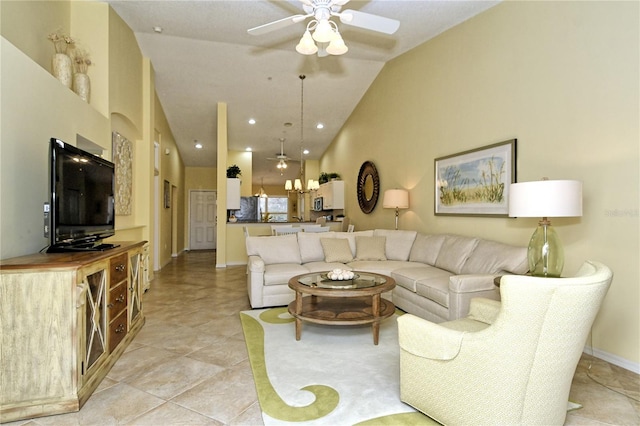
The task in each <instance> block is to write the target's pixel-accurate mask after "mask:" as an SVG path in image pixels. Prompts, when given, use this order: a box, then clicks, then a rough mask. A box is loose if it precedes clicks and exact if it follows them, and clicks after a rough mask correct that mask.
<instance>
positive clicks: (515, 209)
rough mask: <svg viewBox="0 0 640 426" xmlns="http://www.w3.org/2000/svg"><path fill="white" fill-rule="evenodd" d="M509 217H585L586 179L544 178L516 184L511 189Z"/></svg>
mask: <svg viewBox="0 0 640 426" xmlns="http://www.w3.org/2000/svg"><path fill="white" fill-rule="evenodd" d="M509 216H511V217H575V216H582V182H580V181H577V180H540V181H534V182H521V183H512V184H511V186H510V188H509Z"/></svg>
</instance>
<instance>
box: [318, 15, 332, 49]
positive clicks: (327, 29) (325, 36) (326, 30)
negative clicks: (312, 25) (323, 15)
mask: <svg viewBox="0 0 640 426" xmlns="http://www.w3.org/2000/svg"><path fill="white" fill-rule="evenodd" d="M334 34H335V33H334V32H333V28H331V24H330V23H329V20H327V19H321V20H320V21H318V26H317V27H316V29H315V31H314V32H313V39H314V40H315V41H317V42H320V43H328V42H330V41H331V40H333V37H334Z"/></svg>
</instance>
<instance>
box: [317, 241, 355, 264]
mask: <svg viewBox="0 0 640 426" xmlns="http://www.w3.org/2000/svg"><path fill="white" fill-rule="evenodd" d="M320 244H322V251H324V261H325V262H328V263H332V262H340V263H348V262H351V261H352V260H353V255H352V254H351V248H350V247H349V241H348V240H346V239H344V238H320Z"/></svg>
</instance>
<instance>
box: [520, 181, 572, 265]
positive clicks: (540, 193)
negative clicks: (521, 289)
mask: <svg viewBox="0 0 640 426" xmlns="http://www.w3.org/2000/svg"><path fill="white" fill-rule="evenodd" d="M509 216H511V217H541V218H542V220H541V221H540V222H538V227H537V228H536V230H535V232H534V233H533V235H532V236H531V240H530V241H529V248H528V251H527V258H528V261H529V272H530V273H531V275H534V276H538V277H559V276H560V274H561V273H562V268H563V267H564V250H563V248H562V244H561V243H560V239H559V238H558V236H557V234H556V232H555V231H554V230H553V228H552V227H551V221H549V219H548V218H549V217H576V216H582V182H580V181H576V180H541V181H534V182H522V183H512V184H511V187H510V189H509Z"/></svg>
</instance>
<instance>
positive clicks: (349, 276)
mask: <svg viewBox="0 0 640 426" xmlns="http://www.w3.org/2000/svg"><path fill="white" fill-rule="evenodd" d="M321 277H322V279H323V280H327V281H351V280H355V279H358V278H359V277H360V275H358V274H356V273H354V272H353V271H349V270H347V269H334V270H332V271H329V272H327V273H326V274H322V275H321Z"/></svg>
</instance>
